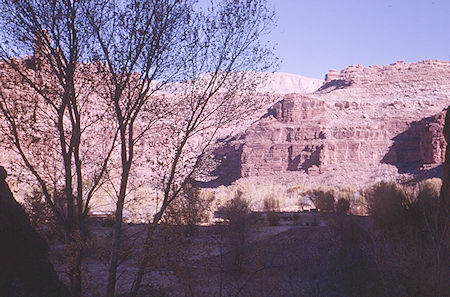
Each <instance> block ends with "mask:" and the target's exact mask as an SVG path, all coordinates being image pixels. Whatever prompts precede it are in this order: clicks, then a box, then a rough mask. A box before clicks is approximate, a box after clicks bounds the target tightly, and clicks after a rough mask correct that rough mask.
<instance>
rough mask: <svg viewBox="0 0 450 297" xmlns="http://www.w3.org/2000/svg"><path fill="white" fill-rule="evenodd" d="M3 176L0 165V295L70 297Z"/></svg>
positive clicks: (43, 242)
mask: <svg viewBox="0 0 450 297" xmlns="http://www.w3.org/2000/svg"><path fill="white" fill-rule="evenodd" d="M6 176H7V173H6V170H5V169H4V168H3V167H2V166H0V243H1V244H0V296H2V297H13V296H14V297H16V296H17V297H18V296H24V297H53V296H54V297H65V296H70V294H69V292H68V290H67V288H66V287H65V286H64V285H63V284H62V283H61V282H60V281H59V279H58V275H57V274H56V272H55V270H54V268H53V266H52V264H51V263H50V261H49V260H48V246H47V244H46V243H45V241H44V240H43V239H42V238H41V237H40V236H39V234H38V233H37V232H36V231H35V230H34V229H33V227H32V226H31V224H30V221H29V219H28V216H27V214H26V213H25V211H24V210H23V208H22V207H21V206H20V204H19V203H17V201H16V200H14V197H13V195H12V192H11V190H10V189H9V186H8V184H7V183H6V181H5V179H6Z"/></svg>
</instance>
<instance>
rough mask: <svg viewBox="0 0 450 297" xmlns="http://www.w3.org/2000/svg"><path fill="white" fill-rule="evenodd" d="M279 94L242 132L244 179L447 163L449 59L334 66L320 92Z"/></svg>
mask: <svg viewBox="0 0 450 297" xmlns="http://www.w3.org/2000/svg"><path fill="white" fill-rule="evenodd" d="M279 99H280V101H279V102H277V103H276V104H275V105H273V106H272V108H270V109H269V110H268V112H267V114H266V115H265V116H264V117H262V118H261V119H260V120H259V121H257V122H255V123H254V124H253V125H252V126H251V127H250V128H249V129H248V130H247V131H246V133H245V137H244V139H245V140H244V141H243V145H242V155H241V164H240V168H241V176H242V177H252V176H278V175H280V174H283V173H289V172H295V171H296V172H304V173H306V174H308V175H310V176H316V175H320V174H322V173H327V172H330V171H333V172H334V174H339V171H340V170H341V169H343V168H346V169H349V170H354V171H355V172H358V171H361V170H368V171H370V170H373V169H375V168H377V167H378V166H381V165H383V164H385V165H390V166H392V167H394V168H395V169H396V170H397V171H398V172H400V173H401V172H402V171H404V170H407V169H408V170H410V169H414V170H417V169H420V168H424V167H430V166H437V165H440V164H441V163H442V162H443V161H444V155H445V141H444V138H443V133H442V129H443V123H444V118H445V110H444V108H446V107H447V106H448V105H449V103H450V64H449V62H441V61H422V62H419V63H404V62H397V63H394V64H391V65H388V66H372V67H368V68H364V67H362V66H360V65H357V66H351V67H349V68H346V69H344V70H342V71H341V72H340V73H339V72H337V71H336V70H331V71H330V72H329V73H328V74H327V76H326V79H325V84H324V85H323V86H322V87H321V88H320V89H319V90H318V91H316V92H314V93H311V94H307V95H300V94H286V95H284V96H280V97H279Z"/></svg>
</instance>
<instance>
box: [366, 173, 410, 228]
mask: <svg viewBox="0 0 450 297" xmlns="http://www.w3.org/2000/svg"><path fill="white" fill-rule="evenodd" d="M364 196H365V199H366V202H367V208H368V213H369V215H370V216H371V218H372V220H373V224H374V227H375V228H378V229H382V230H386V231H391V230H397V229H398V228H401V227H403V226H405V224H406V221H407V208H406V205H407V204H408V195H407V193H406V191H405V190H404V189H403V188H402V187H400V186H398V185H397V184H396V183H394V182H385V181H382V182H378V183H376V184H374V185H373V186H372V187H370V188H369V189H367V190H366V191H365V192H364Z"/></svg>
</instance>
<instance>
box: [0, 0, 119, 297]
mask: <svg viewBox="0 0 450 297" xmlns="http://www.w3.org/2000/svg"><path fill="white" fill-rule="evenodd" d="M81 3H82V1H48V2H47V1H44V2H42V1H32V0H30V1H13V0H2V1H1V2H0V7H1V10H2V16H1V17H0V22H1V26H2V30H1V32H0V36H1V44H2V45H1V47H0V57H1V58H2V62H1V64H2V66H1V68H2V72H3V74H4V75H2V83H1V87H0V111H1V112H2V119H1V127H2V130H3V132H5V133H6V135H7V136H6V138H7V140H8V142H7V144H6V145H9V147H8V148H9V149H10V150H13V151H15V152H16V153H17V154H18V156H20V159H21V164H22V165H23V168H26V170H27V171H28V172H29V173H31V175H32V176H33V177H34V179H35V180H37V182H38V184H39V186H40V188H41V191H42V193H43V195H44V198H45V201H46V203H47V204H48V206H49V207H50V209H51V210H52V212H53V214H54V215H55V217H56V218H57V221H58V224H59V225H60V226H62V228H63V229H64V232H65V237H66V238H65V241H66V243H67V245H68V246H69V247H71V249H72V251H71V252H70V256H69V258H70V259H69V261H68V263H67V266H68V272H69V276H70V287H71V291H72V294H73V295H74V296H80V295H81V281H82V276H81V265H82V260H83V250H84V248H85V246H86V242H87V239H88V232H87V227H86V217H87V214H88V211H89V202H90V200H91V198H92V196H93V195H94V193H95V191H96V190H97V189H98V187H99V186H100V184H101V181H102V176H103V174H104V173H105V170H106V166H107V163H108V159H109V157H110V155H111V152H112V149H113V143H114V139H115V131H114V128H112V129H109V128H108V127H113V126H110V125H104V126H101V125H98V122H100V121H101V120H102V119H103V118H104V116H105V114H106V111H107V110H108V109H109V106H108V105H107V104H103V102H102V101H101V100H99V97H98V96H96V90H97V91H98V89H99V87H98V86H97V85H94V84H93V83H92V82H93V81H95V80H94V79H92V76H93V75H95V74H96V67H93V65H86V64H82V63H81V62H82V61H83V59H85V57H86V55H85V54H86V52H87V51H88V47H87V44H88V40H89V39H90V36H89V34H88V33H86V32H88V31H87V30H85V29H86V28H85V22H84V17H83V16H82V10H81ZM31 52H32V53H33V56H27V57H26V58H23V59H18V58H16V57H22V56H24V55H27V54H29V53H31ZM97 81H99V80H98V79H97ZM97 95H98V92H97ZM94 103H95V108H93V107H92V105H93V104H94ZM99 131H101V134H100V133H99ZM108 133H109V135H108V136H109V137H107V138H102V139H99V135H107V134H108ZM86 135H89V137H87V136H86ZM93 139H96V140H95V142H96V143H97V146H92V144H93V141H92V140H93ZM99 144H101V145H103V146H101V145H99ZM87 165H89V166H87ZM24 177H27V175H24ZM87 181H89V182H87Z"/></svg>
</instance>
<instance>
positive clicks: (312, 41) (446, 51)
mask: <svg viewBox="0 0 450 297" xmlns="http://www.w3.org/2000/svg"><path fill="white" fill-rule="evenodd" d="M269 2H271V3H272V5H273V6H274V8H275V11H276V13H277V19H278V21H277V24H278V25H277V28H275V29H274V31H273V32H272V33H271V35H270V36H269V38H270V40H272V41H273V42H275V43H277V44H278V46H277V51H276V55H277V56H278V57H279V58H280V59H281V63H280V68H279V69H278V71H281V72H288V73H296V74H300V75H304V76H308V77H314V78H323V77H324V76H325V73H326V72H327V71H328V70H329V69H332V68H334V69H338V70H341V69H343V68H345V67H347V66H350V65H353V64H363V65H364V66H369V65H374V64H380V65H385V64H390V63H393V62H395V61H397V60H405V61H406V62H417V61H419V60H424V59H440V60H450V0H359V1H358V0H269Z"/></svg>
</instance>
